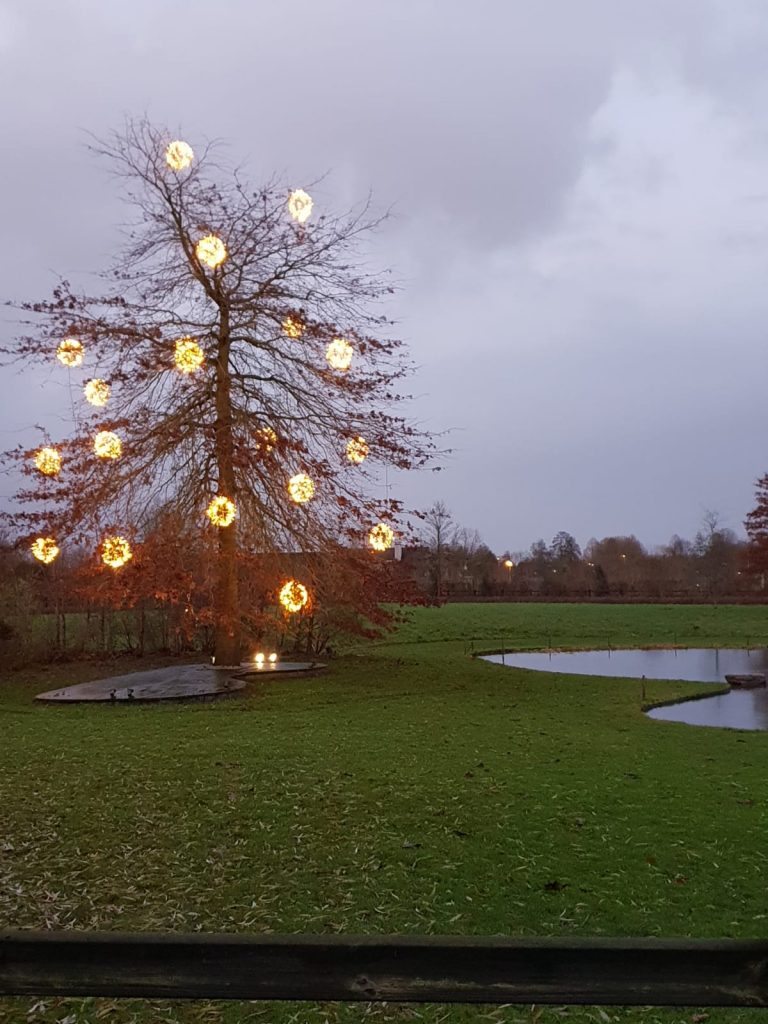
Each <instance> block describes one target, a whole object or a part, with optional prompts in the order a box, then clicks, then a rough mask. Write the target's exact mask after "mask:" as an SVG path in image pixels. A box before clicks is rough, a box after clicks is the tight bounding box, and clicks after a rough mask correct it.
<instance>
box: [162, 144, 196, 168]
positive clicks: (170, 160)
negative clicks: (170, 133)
mask: <svg viewBox="0 0 768 1024" xmlns="http://www.w3.org/2000/svg"><path fill="white" fill-rule="evenodd" d="M194 158H195V154H194V153H193V151H192V147H191V146H190V144H189V143H188V142H182V140H181V139H175V140H174V141H173V142H169V143H168V148H167V149H166V151H165V162H166V163H167V164H168V166H169V167H170V168H171V170H172V171H185V170H186V169H187V168H188V167H189V165H190V164H191V163H192V161H193V160H194Z"/></svg>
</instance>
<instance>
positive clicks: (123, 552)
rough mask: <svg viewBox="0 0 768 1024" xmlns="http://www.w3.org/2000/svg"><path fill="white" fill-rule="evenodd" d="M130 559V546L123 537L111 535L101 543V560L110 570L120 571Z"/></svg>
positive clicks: (131, 554) (131, 555)
mask: <svg viewBox="0 0 768 1024" xmlns="http://www.w3.org/2000/svg"><path fill="white" fill-rule="evenodd" d="M132 558H133V552H132V551H131V545H130V544H129V543H128V541H127V540H126V539H125V537H120V536H116V535H112V536H110V537H105V538H104V540H103V541H102V542H101V560H102V562H103V563H104V565H108V566H109V568H110V569H122V567H123V566H124V565H127V563H128V562H130V560H131V559H132Z"/></svg>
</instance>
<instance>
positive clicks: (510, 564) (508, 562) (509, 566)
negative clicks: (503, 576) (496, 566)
mask: <svg viewBox="0 0 768 1024" xmlns="http://www.w3.org/2000/svg"><path fill="white" fill-rule="evenodd" d="M504 568H505V569H514V568H515V563H514V562H513V561H512V559H511V558H505V559H504Z"/></svg>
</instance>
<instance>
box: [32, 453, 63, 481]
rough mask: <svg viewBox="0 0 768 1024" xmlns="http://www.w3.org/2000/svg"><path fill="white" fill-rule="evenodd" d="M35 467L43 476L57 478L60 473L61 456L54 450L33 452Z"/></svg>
mask: <svg viewBox="0 0 768 1024" xmlns="http://www.w3.org/2000/svg"><path fill="white" fill-rule="evenodd" d="M35 466H36V467H37V469H39V470H40V472H41V473H42V474H43V476H58V475H59V473H60V472H61V455H60V454H59V452H58V451H57V450H56V449H55V448H40V449H39V450H38V451H36V452H35Z"/></svg>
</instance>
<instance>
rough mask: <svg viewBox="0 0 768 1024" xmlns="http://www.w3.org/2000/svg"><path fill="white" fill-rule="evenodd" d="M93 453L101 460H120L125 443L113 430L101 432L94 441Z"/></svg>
mask: <svg viewBox="0 0 768 1024" xmlns="http://www.w3.org/2000/svg"><path fill="white" fill-rule="evenodd" d="M93 451H94V454H95V455H98V457H99V458H100V459H119V458H120V456H121V455H122V454H123V442H122V441H121V440H120V438H119V437H118V436H117V434H114V433H112V431H111V430H100V431H99V432H98V434H97V435H96V437H94V439H93Z"/></svg>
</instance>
